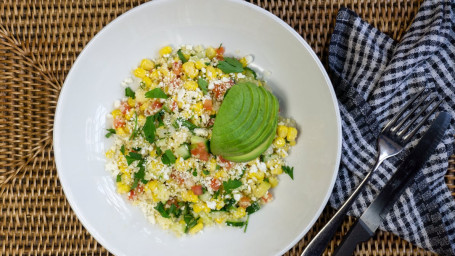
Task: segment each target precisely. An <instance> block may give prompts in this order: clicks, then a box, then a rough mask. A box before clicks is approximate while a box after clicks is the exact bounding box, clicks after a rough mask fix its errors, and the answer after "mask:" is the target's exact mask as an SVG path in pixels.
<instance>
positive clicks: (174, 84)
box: [169, 77, 182, 90]
mask: <svg viewBox="0 0 455 256" xmlns="http://www.w3.org/2000/svg"><path fill="white" fill-rule="evenodd" d="M181 85H182V80H181V79H180V78H178V77H175V78H173V79H172V80H171V82H170V83H169V87H170V88H172V89H173V90H175V89H176V88H179V87H180V86H181Z"/></svg>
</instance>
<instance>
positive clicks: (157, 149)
mask: <svg viewBox="0 0 455 256" xmlns="http://www.w3.org/2000/svg"><path fill="white" fill-rule="evenodd" d="M156 153H157V154H158V155H161V154H163V151H162V150H161V148H160V147H156Z"/></svg>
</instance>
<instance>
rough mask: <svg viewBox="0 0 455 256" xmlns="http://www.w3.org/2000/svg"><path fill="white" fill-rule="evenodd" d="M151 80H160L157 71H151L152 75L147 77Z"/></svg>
mask: <svg viewBox="0 0 455 256" xmlns="http://www.w3.org/2000/svg"><path fill="white" fill-rule="evenodd" d="M149 77H150V78H151V79H152V80H155V81H156V80H158V79H160V73H159V72H158V70H156V69H155V70H153V71H152V73H150V76H149Z"/></svg>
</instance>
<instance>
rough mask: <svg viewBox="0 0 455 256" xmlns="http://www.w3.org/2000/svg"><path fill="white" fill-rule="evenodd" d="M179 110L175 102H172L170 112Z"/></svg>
mask: <svg viewBox="0 0 455 256" xmlns="http://www.w3.org/2000/svg"><path fill="white" fill-rule="evenodd" d="M178 108H179V105H178V104H177V101H172V105H171V110H172V111H176V110H177V109H178Z"/></svg>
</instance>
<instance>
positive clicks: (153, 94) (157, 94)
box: [145, 88, 168, 99]
mask: <svg viewBox="0 0 455 256" xmlns="http://www.w3.org/2000/svg"><path fill="white" fill-rule="evenodd" d="M145 97H146V98H148V99H151V98H158V99H167V98H168V96H167V95H166V93H164V92H163V90H161V89H160V88H155V89H153V90H150V91H148V92H146V93H145Z"/></svg>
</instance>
